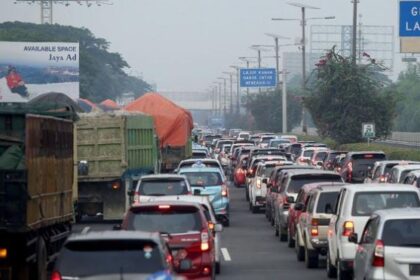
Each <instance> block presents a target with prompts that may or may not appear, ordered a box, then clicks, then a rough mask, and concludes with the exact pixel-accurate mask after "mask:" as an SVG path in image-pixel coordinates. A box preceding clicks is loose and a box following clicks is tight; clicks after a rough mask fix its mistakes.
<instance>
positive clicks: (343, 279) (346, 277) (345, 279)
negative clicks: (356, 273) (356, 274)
mask: <svg viewBox="0 0 420 280" xmlns="http://www.w3.org/2000/svg"><path fill="white" fill-rule="evenodd" d="M337 279H338V280H350V279H351V273H350V272H349V271H344V270H343V269H341V261H340V260H338V262H337Z"/></svg>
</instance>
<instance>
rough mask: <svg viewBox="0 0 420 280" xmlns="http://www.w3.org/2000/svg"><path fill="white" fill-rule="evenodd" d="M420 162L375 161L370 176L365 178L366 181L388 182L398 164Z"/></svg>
mask: <svg viewBox="0 0 420 280" xmlns="http://www.w3.org/2000/svg"><path fill="white" fill-rule="evenodd" d="M418 163H419V162H412V161H405V160H381V161H377V162H375V164H374V165H373V168H372V170H371V172H369V176H368V177H367V178H366V179H365V183H387V182H388V179H389V177H390V176H391V170H392V168H393V167H394V166H397V165H403V166H404V165H410V164H418Z"/></svg>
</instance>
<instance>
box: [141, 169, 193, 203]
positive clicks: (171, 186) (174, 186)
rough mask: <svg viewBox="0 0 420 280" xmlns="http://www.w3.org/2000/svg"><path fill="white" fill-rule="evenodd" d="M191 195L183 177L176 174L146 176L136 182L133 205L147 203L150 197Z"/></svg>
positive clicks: (188, 185) (189, 187)
mask: <svg viewBox="0 0 420 280" xmlns="http://www.w3.org/2000/svg"><path fill="white" fill-rule="evenodd" d="M191 194H192V190H191V186H190V184H189V183H188V180H187V178H186V177H185V176H182V175H177V174H159V175H146V176H142V177H141V178H140V180H139V181H138V182H137V187H136V191H135V192H134V203H139V202H141V201H147V200H148V198H149V197H150V196H165V195H191Z"/></svg>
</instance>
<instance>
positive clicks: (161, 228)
mask: <svg viewBox="0 0 420 280" xmlns="http://www.w3.org/2000/svg"><path fill="white" fill-rule="evenodd" d="M121 229H122V230H135V231H146V232H159V233H161V235H163V236H164V237H165V239H166V241H167V243H168V245H169V249H170V251H171V253H172V256H173V262H174V265H175V271H177V272H179V273H180V274H181V275H182V276H185V277H187V278H192V279H198V278H199V279H209V280H210V279H214V275H215V273H216V271H215V265H216V263H215V254H216V252H215V246H214V243H215V240H214V235H213V232H212V231H211V229H210V228H209V224H208V222H207V218H206V216H205V210H204V207H203V206H202V205H201V204H198V203H193V202H185V201H154V202H145V203H142V204H140V205H136V206H132V207H130V209H129V210H128V211H127V213H126V214H125V215H124V220H123V222H122V224H121ZM133 259H134V260H136V258H133ZM136 261H137V260H136ZM182 262H183V263H184V264H185V266H183V265H182V264H181V263H182ZM177 264H179V265H177Z"/></svg>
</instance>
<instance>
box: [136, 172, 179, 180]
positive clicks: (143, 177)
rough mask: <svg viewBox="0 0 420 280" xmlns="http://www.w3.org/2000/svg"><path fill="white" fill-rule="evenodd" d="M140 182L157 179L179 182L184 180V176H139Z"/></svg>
mask: <svg viewBox="0 0 420 280" xmlns="http://www.w3.org/2000/svg"><path fill="white" fill-rule="evenodd" d="M140 179H141V180H145V179H146V180H159V179H179V180H181V179H182V180H185V176H184V175H179V174H170V173H168V174H152V175H144V176H141V178H140Z"/></svg>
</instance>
